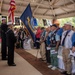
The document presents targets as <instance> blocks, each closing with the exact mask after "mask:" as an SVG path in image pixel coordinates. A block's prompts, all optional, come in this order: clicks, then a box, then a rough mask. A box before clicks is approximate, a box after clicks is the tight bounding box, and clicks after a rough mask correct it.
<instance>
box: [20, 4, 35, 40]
mask: <svg viewBox="0 0 75 75" xmlns="http://www.w3.org/2000/svg"><path fill="white" fill-rule="evenodd" d="M20 19H21V21H22V22H23V23H24V25H25V26H26V28H27V29H28V31H29V33H30V35H31V37H32V40H33V41H35V34H34V32H33V31H34V24H33V15H32V11H31V7H30V4H28V6H27V7H26V9H25V10H24V12H23V13H22V15H21V16H20Z"/></svg>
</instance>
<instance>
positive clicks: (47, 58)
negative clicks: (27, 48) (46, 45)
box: [46, 49, 51, 63]
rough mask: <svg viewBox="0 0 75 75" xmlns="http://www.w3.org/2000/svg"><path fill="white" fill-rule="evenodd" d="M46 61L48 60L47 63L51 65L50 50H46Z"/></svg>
mask: <svg viewBox="0 0 75 75" xmlns="http://www.w3.org/2000/svg"><path fill="white" fill-rule="evenodd" d="M46 60H47V63H51V59H50V50H47V49H46Z"/></svg>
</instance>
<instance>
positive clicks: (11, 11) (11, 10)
mask: <svg viewBox="0 0 75 75" xmlns="http://www.w3.org/2000/svg"><path fill="white" fill-rule="evenodd" d="M15 9H16V4H15V0H11V1H10V7H9V10H8V13H9V14H8V19H9V20H11V21H12V23H14V11H15Z"/></svg>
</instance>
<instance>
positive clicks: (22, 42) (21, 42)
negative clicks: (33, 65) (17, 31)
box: [21, 40, 24, 48]
mask: <svg viewBox="0 0 75 75" xmlns="http://www.w3.org/2000/svg"><path fill="white" fill-rule="evenodd" d="M23 42H24V41H23V40H21V48H23Z"/></svg>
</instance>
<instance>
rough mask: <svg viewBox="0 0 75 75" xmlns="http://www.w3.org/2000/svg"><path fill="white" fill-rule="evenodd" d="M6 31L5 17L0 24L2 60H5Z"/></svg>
mask: <svg viewBox="0 0 75 75" xmlns="http://www.w3.org/2000/svg"><path fill="white" fill-rule="evenodd" d="M6 31H7V24H6V18H2V24H1V39H2V43H1V53H2V60H7V58H6V54H7V49H6V34H5V33H6Z"/></svg>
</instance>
